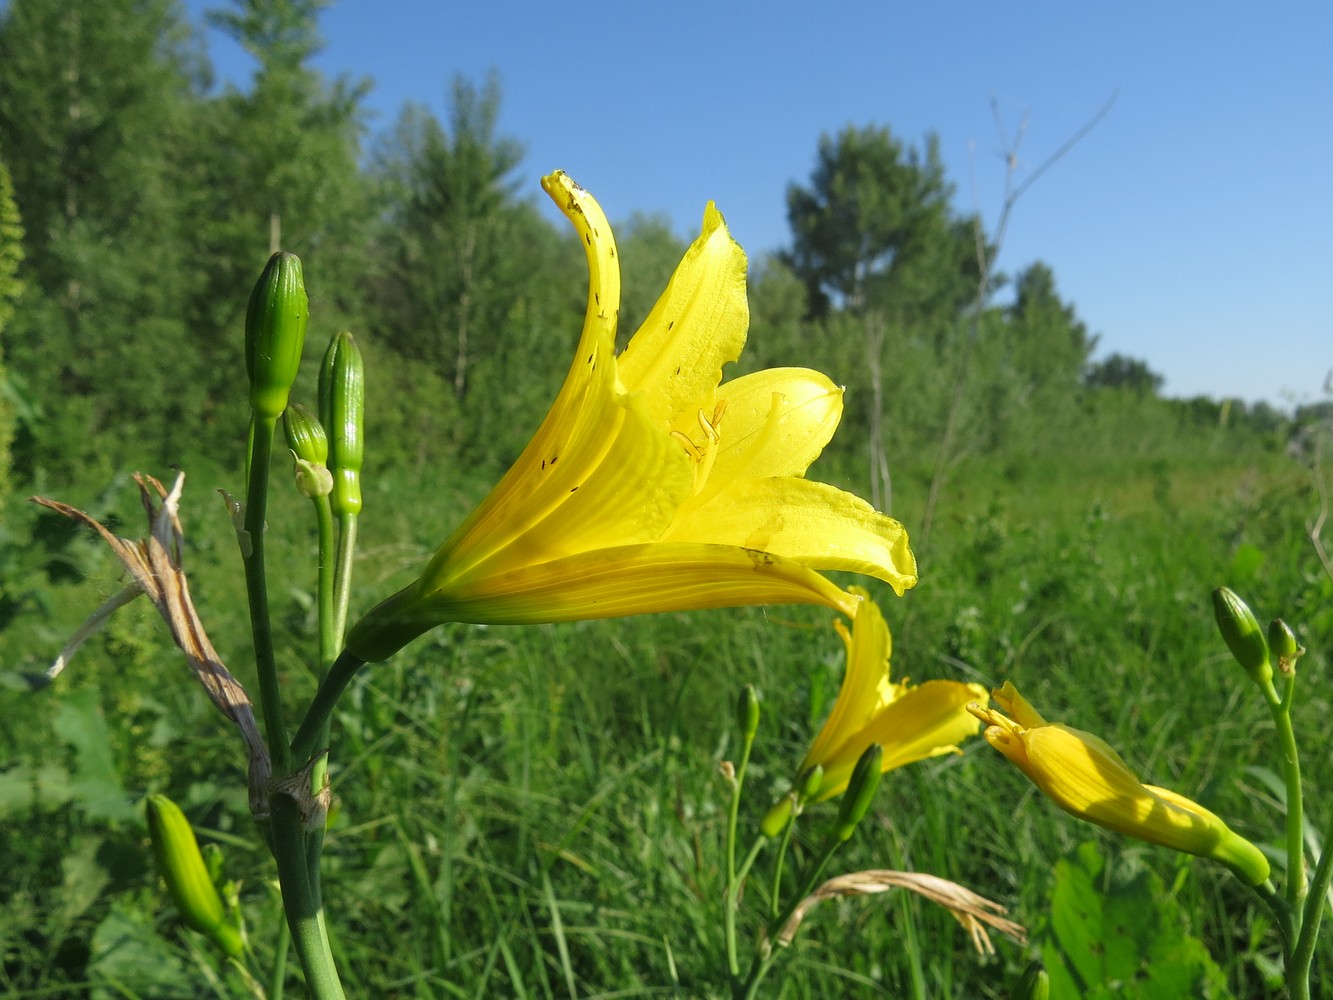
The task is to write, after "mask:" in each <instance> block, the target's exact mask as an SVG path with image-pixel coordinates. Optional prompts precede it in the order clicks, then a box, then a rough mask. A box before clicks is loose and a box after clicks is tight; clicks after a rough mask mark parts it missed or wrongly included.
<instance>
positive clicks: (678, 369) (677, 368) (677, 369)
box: [676, 365, 680, 375]
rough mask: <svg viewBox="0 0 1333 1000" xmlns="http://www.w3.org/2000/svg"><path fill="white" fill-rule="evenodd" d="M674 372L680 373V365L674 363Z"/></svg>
mask: <svg viewBox="0 0 1333 1000" xmlns="http://www.w3.org/2000/svg"><path fill="white" fill-rule="evenodd" d="M676 374H677V375H679V374H680V365H676Z"/></svg>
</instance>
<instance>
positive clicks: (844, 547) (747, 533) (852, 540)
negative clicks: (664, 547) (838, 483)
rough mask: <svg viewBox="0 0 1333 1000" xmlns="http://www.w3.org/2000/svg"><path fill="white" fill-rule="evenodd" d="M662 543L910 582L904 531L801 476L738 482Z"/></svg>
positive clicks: (903, 586)
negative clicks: (761, 554)
mask: <svg viewBox="0 0 1333 1000" xmlns="http://www.w3.org/2000/svg"><path fill="white" fill-rule="evenodd" d="M666 540H669V541H675V542H699V543H706V544H714V545H738V546H741V547H743V548H748V549H763V550H765V551H767V552H772V553H773V554H775V555H779V556H783V557H784V558H787V559H795V560H798V561H800V562H802V563H805V564H806V565H807V566H810V567H811V568H813V569H819V570H834V569H837V570H848V571H850V572H853V573H861V574H864V575H866V576H873V577H875V578H876V579H879V580H883V581H884V582H885V583H887V584H888V585H889V586H890V587H892V588H893V589H894V591H895V592H896V593H897V594H898V595H899V596H902V594H903V592H904V591H906V590H907V589H908V588H910V587H913V586H915V585H916V579H917V577H916V558H915V557H914V556H913V555H912V550H911V548H910V547H909V546H908V541H907V531H906V530H905V529H904V528H903V526H902V525H901V524H899V523H898V522H897V521H895V520H894V519H893V518H891V517H889V516H887V515H886V514H881V513H879V512H878V511H877V510H875V509H874V508H873V507H871V506H870V504H868V503H866V502H865V501H864V500H862V499H861V498H860V497H857V496H854V495H853V494H851V493H845V492H843V491H842V490H840V489H837V488H836V487H833V486H829V485H828V484H827V483H817V482H811V481H809V480H806V479H792V478H774V479H744V480H740V481H738V482H735V483H732V484H731V486H730V487H729V488H728V489H726V490H724V491H723V492H721V493H719V494H718V495H717V496H716V497H715V498H714V499H713V500H712V501H710V502H709V503H706V504H704V505H702V506H700V507H698V508H693V509H691V510H690V511H689V514H688V516H684V517H681V518H680V519H679V520H677V521H676V523H675V524H673V525H672V526H671V529H670V530H669V531H668V532H667V534H666Z"/></svg>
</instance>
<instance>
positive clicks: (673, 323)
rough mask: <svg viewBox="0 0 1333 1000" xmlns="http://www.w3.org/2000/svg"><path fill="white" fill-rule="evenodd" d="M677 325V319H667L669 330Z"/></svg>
mask: <svg viewBox="0 0 1333 1000" xmlns="http://www.w3.org/2000/svg"><path fill="white" fill-rule="evenodd" d="M675 325H676V321H675V320H674V319H669V320H667V329H668V330H670V329H671V328H672V327H673V326H675Z"/></svg>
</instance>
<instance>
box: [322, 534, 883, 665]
mask: <svg viewBox="0 0 1333 1000" xmlns="http://www.w3.org/2000/svg"><path fill="white" fill-rule="evenodd" d="M423 579H424V578H423ZM448 584H449V581H445V586H443V587H440V588H438V589H433V590H427V589H426V588H425V586H424V582H423V580H418V581H417V582H416V583H414V584H412V585H410V586H408V587H405V588H403V589H402V590H400V591H399V592H398V593H397V594H394V595H393V596H392V597H390V598H388V599H387V600H385V601H382V602H381V603H380V604H379V605H377V606H376V607H375V608H373V609H372V610H371V611H370V612H369V613H367V614H366V615H364V616H363V617H362V618H361V620H360V621H358V622H357V624H356V625H355V626H353V628H352V630H351V631H350V632H349V633H348V635H347V639H346V645H347V649H348V650H349V651H350V652H351V653H352V655H354V656H356V657H358V658H360V659H362V660H365V661H366V662H376V661H378V660H382V659H385V658H386V657H388V656H391V655H392V654H393V653H394V652H396V651H397V650H399V649H401V648H402V647H403V646H404V645H406V644H407V643H408V642H410V641H411V640H412V639H414V638H416V637H417V636H419V635H421V634H422V633H424V632H426V631H428V630H429V629H431V628H433V627H434V626H436V625H438V624H439V623H440V622H478V623H485V624H491V625H527V624H534V623H538V622H567V621H582V620H584V619H590V618H616V617H620V616H622V615H641V614H649V613H652V612H658V611H694V610H699V609H703V608H726V607H741V606H744V605H755V604H819V605H823V606H824V607H828V608H832V609H834V610H835V611H838V612H840V613H842V614H844V615H847V616H849V617H852V616H855V614H856V606H857V603H858V600H859V599H858V598H856V597H854V596H853V595H851V594H849V593H847V592H846V591H844V590H841V589H840V588H838V587H836V586H834V585H833V584H832V583H830V582H829V581H828V580H826V579H825V578H824V577H822V576H820V575H819V574H818V573H816V572H814V571H813V570H810V569H807V568H806V567H804V566H802V565H800V564H799V563H796V562H792V561H791V560H788V559H782V558H779V557H777V556H774V555H771V554H769V553H767V552H755V551H748V550H744V549H736V548H732V547H727V546H715V545H689V544H680V545H670V544H663V543H661V542H652V543H648V544H645V545H629V546H623V547H620V548H612V549H598V550H595V551H592V552H581V553H579V554H577V555H573V556H569V557H567V558H564V559H556V560H554V561H552V562H549V563H544V564H542V565H539V566H525V567H522V568H520V569H516V570H513V571H511V572H508V573H503V574H498V575H495V576H487V577H485V578H483V579H481V580H477V581H474V582H472V583H471V584H470V585H468V586H467V587H465V588H460V589H454V588H451V587H450V586H449V585H448Z"/></svg>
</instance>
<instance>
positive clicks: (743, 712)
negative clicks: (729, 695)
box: [736, 684, 759, 743]
mask: <svg viewBox="0 0 1333 1000" xmlns="http://www.w3.org/2000/svg"><path fill="white" fill-rule="evenodd" d="M736 727H737V728H738V729H739V730H740V731H741V738H742V739H744V740H745V742H747V743H748V742H750V741H751V740H753V739H754V734H755V733H757V732H759V696H758V695H757V694H755V693H754V685H753V684H747V685H745V687H743V688H741V696H740V698H739V699H738V700H737V701H736Z"/></svg>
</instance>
